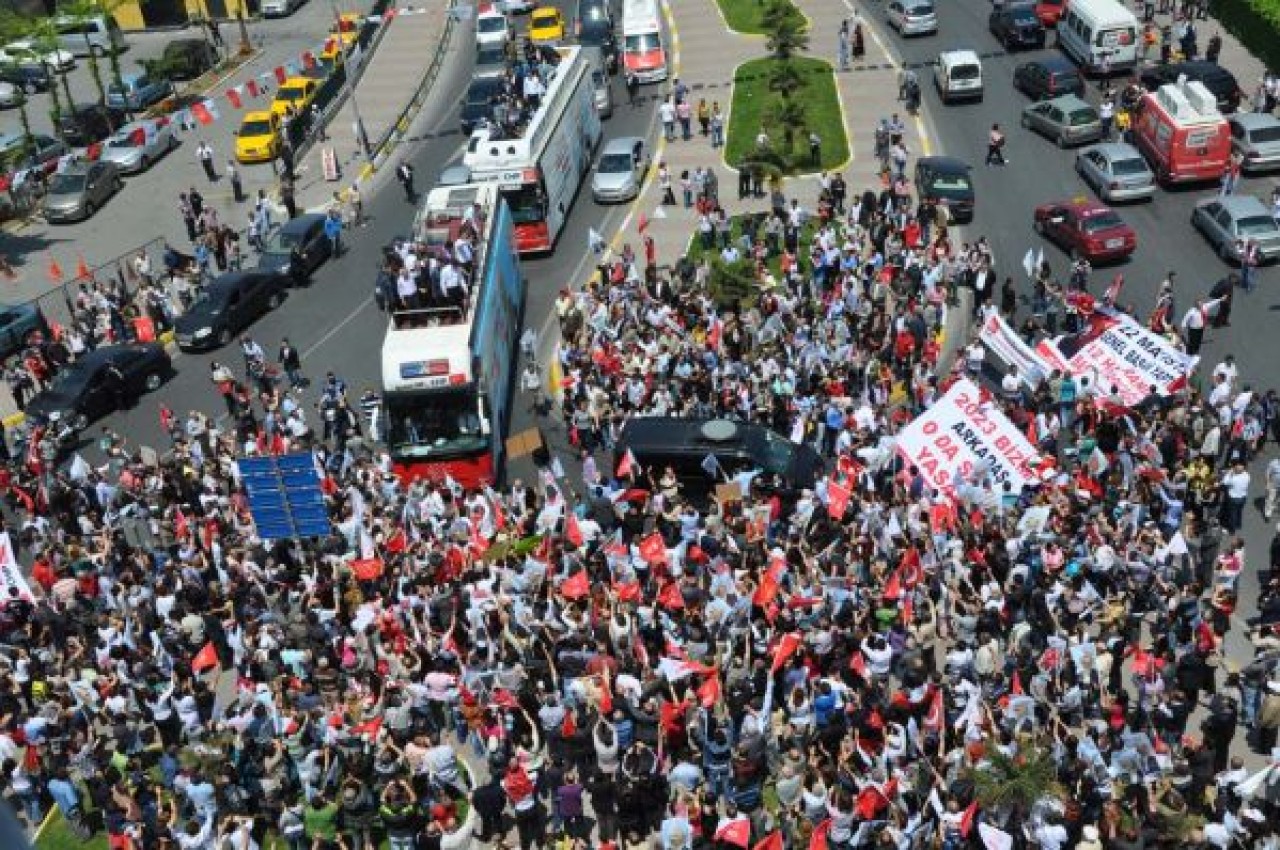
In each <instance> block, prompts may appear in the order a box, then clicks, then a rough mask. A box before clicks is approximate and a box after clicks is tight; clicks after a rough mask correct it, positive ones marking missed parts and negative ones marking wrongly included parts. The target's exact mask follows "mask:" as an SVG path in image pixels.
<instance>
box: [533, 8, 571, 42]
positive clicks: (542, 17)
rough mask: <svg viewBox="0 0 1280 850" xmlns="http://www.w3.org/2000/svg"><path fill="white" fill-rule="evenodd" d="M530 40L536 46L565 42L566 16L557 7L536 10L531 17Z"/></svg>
mask: <svg viewBox="0 0 1280 850" xmlns="http://www.w3.org/2000/svg"><path fill="white" fill-rule="evenodd" d="M529 40H530V41H532V42H533V43H534V44H559V43H560V42H562V41H564V15H563V14H561V12H560V10H559V9H557V8H556V7H555V6H543V7H541V8H538V9H534V10H533V13H532V14H530V15H529Z"/></svg>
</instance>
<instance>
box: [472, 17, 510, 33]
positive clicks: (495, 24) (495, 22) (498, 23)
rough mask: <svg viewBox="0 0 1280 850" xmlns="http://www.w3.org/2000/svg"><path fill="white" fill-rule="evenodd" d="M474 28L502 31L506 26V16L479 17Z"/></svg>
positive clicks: (482, 30)
mask: <svg viewBox="0 0 1280 850" xmlns="http://www.w3.org/2000/svg"><path fill="white" fill-rule="evenodd" d="M476 28H477V29H478V30H480V32H502V31H503V30H504V29H506V28H507V20H506V18H500V17H487V18H481V19H480V20H479V22H477V24H476Z"/></svg>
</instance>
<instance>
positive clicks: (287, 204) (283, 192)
mask: <svg viewBox="0 0 1280 850" xmlns="http://www.w3.org/2000/svg"><path fill="white" fill-rule="evenodd" d="M258 195H259V197H265V193H264V192H263V191H262V190H261V189H259V190H258ZM280 203H281V204H283V205H284V209H285V213H286V214H287V215H288V216H289V218H290V219H295V218H297V217H298V201H297V199H296V198H295V197H294V188H293V179H292V178H290V177H284V178H282V179H281V180H280Z"/></svg>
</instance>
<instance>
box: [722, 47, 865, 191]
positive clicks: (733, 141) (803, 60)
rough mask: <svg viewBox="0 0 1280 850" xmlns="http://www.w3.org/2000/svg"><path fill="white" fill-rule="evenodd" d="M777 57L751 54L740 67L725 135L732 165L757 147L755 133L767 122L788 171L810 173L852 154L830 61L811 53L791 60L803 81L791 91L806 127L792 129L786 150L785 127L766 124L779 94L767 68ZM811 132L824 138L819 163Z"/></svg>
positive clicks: (841, 160) (831, 166) (736, 76)
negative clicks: (811, 156) (813, 157)
mask: <svg viewBox="0 0 1280 850" xmlns="http://www.w3.org/2000/svg"><path fill="white" fill-rule="evenodd" d="M777 61H779V60H777V59H773V58H765V59H753V60H752V61H750V62H746V63H744V64H743V65H742V66H741V67H739V68H738V71H737V74H736V75H735V76H734V80H733V107H732V110H731V112H730V114H729V128H728V138H727V139H726V140H725V142H726V144H725V161H726V162H728V163H729V165H734V166H736V165H737V164H738V163H739V162H741V161H742V158H743V156H744V155H745V154H748V153H750V152H751V151H752V150H753V149H754V147H755V143H756V135H757V134H758V133H759V132H760V128H761V127H762V126H763V127H764V128H765V131H766V132H767V133H768V134H769V139H770V142H771V143H772V144H773V147H774V149H775V150H776V151H777V152H778V153H780V154H782V156H783V157H784V158H785V159H786V160H787V167H786V168H785V169H784V171H785V172H786V173H789V174H808V173H814V172H817V171H826V170H830V169H833V168H838V167H839V166H841V165H843V164H844V163H845V162H846V161H847V160H848V159H849V141H848V139H847V138H846V137H845V129H844V118H843V115H842V114H841V111H840V98H839V97H838V96H837V94H836V83H835V77H834V75H833V73H832V67H831V63H830V62H827V61H825V60H822V59H812V58H808V57H795V58H793V59H791V60H790V61H791V62H792V63H794V65H795V67H796V70H797V71H798V72H799V75H800V80H801V85H800V89H799V90H798V91H797V92H795V94H793V95H792V100H793V101H796V102H798V103H801V104H803V105H804V107H805V111H806V119H807V124H808V126H807V127H805V128H793V130H794V132H793V137H792V140H791V146H790V150H784V148H786V141H785V134H784V130H785V128H783V127H780V126H768V122H767V112H768V109H769V105H770V103H771V102H773V101H775V100H777V99H779V96H778V95H776V94H774V93H773V92H771V91H769V69H770V68H771V66H772V65H773V64H774V63H775V62H777ZM810 131H814V132H816V133H817V134H818V136H819V138H821V140H822V152H821V153H822V155H821V162H820V164H819V165H818V166H816V167H815V166H813V165H812V164H810V160H809V133H810Z"/></svg>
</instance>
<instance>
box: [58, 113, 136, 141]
mask: <svg viewBox="0 0 1280 850" xmlns="http://www.w3.org/2000/svg"><path fill="white" fill-rule="evenodd" d="M128 120H129V119H128V118H127V117H126V116H125V113H124V110H123V109H113V108H112V107H110V106H103V105H102V104H100V103H80V104H77V105H76V106H74V107H73V108H72V109H70V110H68V111H66V112H63V113H62V116H61V117H60V118H59V119H58V135H59V136H61V137H62V140H63V141H64V142H66V143H67V144H69V145H71V146H72V147H77V148H85V147H88V146H89V145H91V144H93V143H94V142H101V141H102V140H104V139H106V138H107V137H109V136H111V135H114V134H115V132H116V130H119V129H120V128H121V127H123V126H124V124H125V122H126V121H128Z"/></svg>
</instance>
